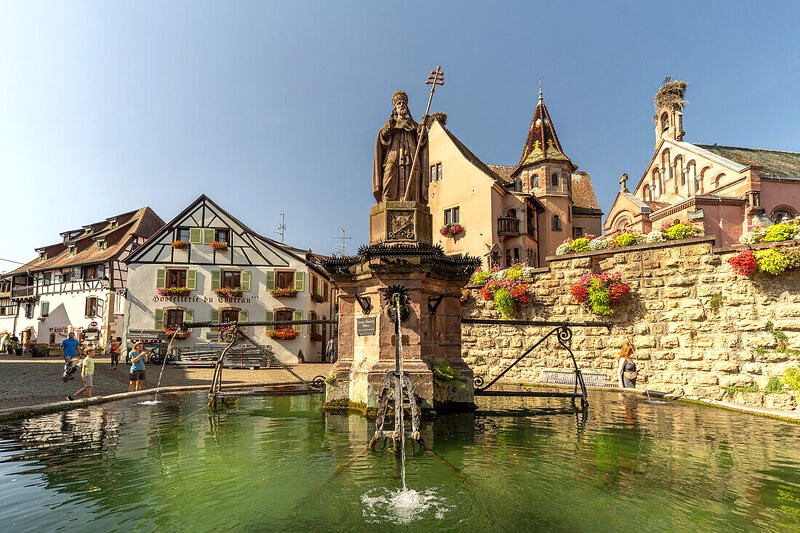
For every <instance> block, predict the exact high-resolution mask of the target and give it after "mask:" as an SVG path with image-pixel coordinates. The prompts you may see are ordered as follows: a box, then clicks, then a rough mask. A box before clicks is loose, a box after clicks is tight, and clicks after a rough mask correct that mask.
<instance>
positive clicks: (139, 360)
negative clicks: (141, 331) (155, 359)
mask: <svg viewBox="0 0 800 533" xmlns="http://www.w3.org/2000/svg"><path fill="white" fill-rule="evenodd" d="M143 346H144V345H143V344H142V343H141V342H137V343H136V344H134V345H133V350H131V353H129V354H128V357H129V358H130V360H131V376H130V383H129V384H128V392H133V391H137V390H142V385H143V384H144V375H145V374H144V363H145V361H147V352H146V351H145V350H144V348H143Z"/></svg>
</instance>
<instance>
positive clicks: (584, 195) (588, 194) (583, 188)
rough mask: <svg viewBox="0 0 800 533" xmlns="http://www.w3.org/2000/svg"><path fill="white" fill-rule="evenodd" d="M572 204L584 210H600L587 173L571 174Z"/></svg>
mask: <svg viewBox="0 0 800 533" xmlns="http://www.w3.org/2000/svg"><path fill="white" fill-rule="evenodd" d="M572 203H573V204H574V205H576V206H578V207H583V208H585V209H600V202H598V201H597V195H595V193H594V187H592V179H591V178H590V177H589V173H588V172H573V173H572Z"/></svg>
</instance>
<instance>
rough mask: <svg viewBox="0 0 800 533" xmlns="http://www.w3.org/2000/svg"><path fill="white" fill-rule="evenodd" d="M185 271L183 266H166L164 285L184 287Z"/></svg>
mask: <svg viewBox="0 0 800 533" xmlns="http://www.w3.org/2000/svg"><path fill="white" fill-rule="evenodd" d="M186 273H187V269H185V268H168V269H167V280H166V287H167V288H172V287H186Z"/></svg>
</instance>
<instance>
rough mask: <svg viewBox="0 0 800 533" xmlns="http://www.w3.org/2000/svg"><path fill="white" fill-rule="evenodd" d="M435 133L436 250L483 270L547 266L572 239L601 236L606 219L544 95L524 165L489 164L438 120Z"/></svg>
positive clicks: (432, 145)
mask: <svg viewBox="0 0 800 533" xmlns="http://www.w3.org/2000/svg"><path fill="white" fill-rule="evenodd" d="M433 118H434V121H433V124H432V126H431V128H430V131H429V165H430V190H429V195H430V201H429V206H430V209H431V213H432V215H433V226H434V243H439V244H441V245H442V247H443V248H444V250H445V252H446V253H448V254H456V253H460V254H464V253H466V254H469V255H472V256H474V257H479V258H481V260H482V261H483V265H484V267H490V266H497V267H503V268H505V267H508V266H510V265H512V264H516V263H522V264H526V265H528V266H532V267H539V266H544V265H545V264H546V257H548V256H552V255H555V249H556V247H557V246H558V245H559V244H561V243H562V242H564V240H565V239H568V238H574V237H580V236H582V235H585V234H595V235H598V234H599V233H600V230H601V217H602V215H603V213H602V211H601V210H600V206H599V204H598V202H597V197H596V196H595V193H594V189H593V187H592V182H591V178H590V176H589V174H588V173H587V172H580V171H578V170H577V169H578V167H577V165H575V164H574V163H573V162H572V161H571V160H570V158H569V157H568V156H567V155H566V154H565V152H564V149H563V148H562V147H561V142H560V141H559V139H558V135H557V134H556V130H555V126H554V125H553V121H552V119H551V117H550V113H549V111H548V110H547V106H545V103H544V98H543V96H542V92H541V90H540V91H539V100H538V102H537V105H536V109H535V110H534V113H533V119H532V120H531V126H530V129H529V131H528V135H527V138H526V140H525V144H524V146H523V148H522V156H521V157H520V160H519V163H517V164H516V165H513V166H509V165H488V164H486V163H484V162H483V161H481V160H480V159H479V158H478V157H477V156H476V155H475V154H474V153H472V152H471V151H470V150H469V149H468V148H467V147H466V146H465V145H464V144H463V143H462V142H461V141H460V140H459V139H458V138H457V137H456V136H455V135H454V134H453V133H452V132H451V131H450V130H448V129H447V127H446V125H445V117H444V116H443V115H442V114H434V115H433Z"/></svg>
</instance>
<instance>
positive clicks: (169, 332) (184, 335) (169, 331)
mask: <svg viewBox="0 0 800 533" xmlns="http://www.w3.org/2000/svg"><path fill="white" fill-rule="evenodd" d="M176 331H177V332H178V334H177V335H175V332H176ZM164 334H165V335H166V336H167V337H169V338H172V336H173V335H175V338H176V339H180V340H183V339H188V338H189V335H191V334H192V332H191V331H189V330H188V329H186V330H181V329H178V328H164Z"/></svg>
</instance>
